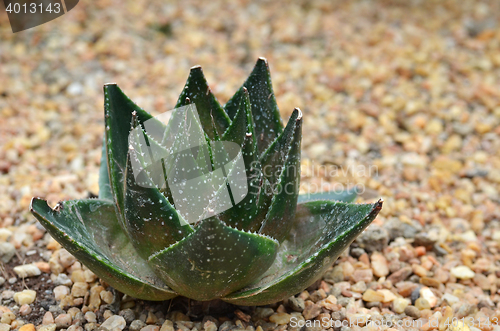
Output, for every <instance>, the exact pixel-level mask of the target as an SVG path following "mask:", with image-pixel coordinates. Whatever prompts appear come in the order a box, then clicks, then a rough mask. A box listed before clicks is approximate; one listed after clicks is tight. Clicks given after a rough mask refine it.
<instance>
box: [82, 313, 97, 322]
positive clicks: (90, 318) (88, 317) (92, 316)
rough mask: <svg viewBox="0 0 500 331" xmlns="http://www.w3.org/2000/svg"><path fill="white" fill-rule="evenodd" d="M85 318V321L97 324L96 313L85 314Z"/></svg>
mask: <svg viewBox="0 0 500 331" xmlns="http://www.w3.org/2000/svg"><path fill="white" fill-rule="evenodd" d="M84 317H85V320H86V321H87V322H89V323H96V322H97V318H96V316H95V314H94V312H91V311H88V312H86V313H85V315H84Z"/></svg>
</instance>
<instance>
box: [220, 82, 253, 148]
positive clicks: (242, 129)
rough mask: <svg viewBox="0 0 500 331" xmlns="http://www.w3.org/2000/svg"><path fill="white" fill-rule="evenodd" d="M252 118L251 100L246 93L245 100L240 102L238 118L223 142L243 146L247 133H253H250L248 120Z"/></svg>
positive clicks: (223, 136)
mask: <svg viewBox="0 0 500 331" xmlns="http://www.w3.org/2000/svg"><path fill="white" fill-rule="evenodd" d="M251 116H252V115H251V110H250V99H249V97H248V92H246V91H245V93H244V96H243V98H241V100H240V105H239V107H238V111H237V113H236V116H235V117H234V119H233V121H232V122H231V125H229V127H228V128H227V130H226V132H224V134H223V135H222V137H221V140H223V141H232V142H235V143H237V144H238V145H240V146H242V145H243V141H244V140H245V135H246V133H247V132H249V133H251V131H248V129H249V125H248V119H249V118H251Z"/></svg>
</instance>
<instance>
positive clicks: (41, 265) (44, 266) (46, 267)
mask: <svg viewBox="0 0 500 331" xmlns="http://www.w3.org/2000/svg"><path fill="white" fill-rule="evenodd" d="M34 264H35V265H36V267H37V268H38V269H40V271H41V272H44V273H48V272H50V266H49V264H48V263H47V262H44V261H40V262H35V263H34Z"/></svg>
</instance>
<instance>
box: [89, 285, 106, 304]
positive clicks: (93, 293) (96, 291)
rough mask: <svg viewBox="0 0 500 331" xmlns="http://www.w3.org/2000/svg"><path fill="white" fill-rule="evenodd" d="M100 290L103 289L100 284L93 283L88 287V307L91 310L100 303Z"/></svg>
mask: <svg viewBox="0 0 500 331" xmlns="http://www.w3.org/2000/svg"><path fill="white" fill-rule="evenodd" d="M102 291H104V287H102V286H100V285H94V286H92V287H91V288H90V297H89V308H90V309H91V310H94V309H97V308H99V306H100V305H101V292H102Z"/></svg>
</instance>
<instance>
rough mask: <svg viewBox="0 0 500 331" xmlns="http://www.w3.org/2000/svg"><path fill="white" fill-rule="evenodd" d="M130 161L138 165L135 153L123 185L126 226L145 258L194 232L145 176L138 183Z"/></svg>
mask: <svg viewBox="0 0 500 331" xmlns="http://www.w3.org/2000/svg"><path fill="white" fill-rule="evenodd" d="M141 131H142V130H141ZM132 158H135V162H136V163H139V162H141V160H140V159H139V158H137V154H136V153H130V154H129V160H128V164H127V171H126V183H127V185H126V186H125V224H126V226H127V230H128V235H129V238H130V240H131V242H132V244H133V245H134V247H135V248H136V250H137V252H138V253H139V255H140V256H141V257H142V258H144V259H147V258H148V257H149V256H151V255H152V254H154V253H156V252H158V251H160V250H162V249H164V248H166V247H169V246H170V245H172V244H173V243H175V242H177V241H179V240H181V239H182V238H184V237H185V236H187V235H188V234H189V233H191V232H193V229H192V228H191V226H190V225H189V224H188V223H187V222H186V221H185V220H184V219H183V218H182V216H181V215H180V214H179V213H178V212H177V210H176V209H175V208H174V207H173V206H172V205H171V204H170V202H169V201H168V200H167V199H166V198H165V197H164V196H163V194H161V193H160V191H159V190H158V188H157V187H156V186H155V185H154V183H153V182H152V181H151V180H150V179H149V177H148V176H141V178H140V179H141V180H142V182H140V183H138V180H136V178H135V176H134V172H133V170H132V163H131V159H132ZM142 165H144V164H142Z"/></svg>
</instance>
